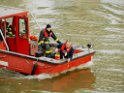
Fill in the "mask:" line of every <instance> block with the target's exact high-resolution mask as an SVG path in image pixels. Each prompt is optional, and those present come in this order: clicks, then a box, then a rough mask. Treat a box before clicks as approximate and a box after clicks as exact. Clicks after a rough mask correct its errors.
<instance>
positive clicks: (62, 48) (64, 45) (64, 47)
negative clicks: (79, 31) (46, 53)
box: [61, 43, 70, 52]
mask: <svg viewBox="0 0 124 93" xmlns="http://www.w3.org/2000/svg"><path fill="white" fill-rule="evenodd" d="M61 51H66V52H70V49H67V48H66V43H64V44H63V45H62V47H61Z"/></svg>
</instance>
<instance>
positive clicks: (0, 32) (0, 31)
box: [0, 29, 9, 51]
mask: <svg viewBox="0 0 124 93" xmlns="http://www.w3.org/2000/svg"><path fill="white" fill-rule="evenodd" d="M0 34H1V36H2V38H3V41H4V43H5V45H6V48H7V51H9V46H8V44H7V42H6V40H5V38H4V35H3V33H2V30H1V29H0Z"/></svg>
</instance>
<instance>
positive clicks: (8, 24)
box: [5, 17, 15, 37]
mask: <svg viewBox="0 0 124 93" xmlns="http://www.w3.org/2000/svg"><path fill="white" fill-rule="evenodd" d="M5 25H6V35H7V36H9V37H13V36H15V32H14V30H13V26H12V25H13V17H10V18H6V21H5Z"/></svg>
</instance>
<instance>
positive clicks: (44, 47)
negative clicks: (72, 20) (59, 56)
mask: <svg viewBox="0 0 124 93" xmlns="http://www.w3.org/2000/svg"><path fill="white" fill-rule="evenodd" d="M50 37H52V38H53V39H54V40H55V41H56V42H57V43H58V44H61V42H60V41H59V39H58V38H57V37H56V36H55V34H54V33H53V31H52V28H51V25H50V24H47V25H46V28H45V29H43V30H42V31H41V32H40V35H39V40H38V45H39V48H38V49H39V51H43V53H44V54H45V56H46V57H51V54H52V51H51V46H50V40H49V38H50Z"/></svg>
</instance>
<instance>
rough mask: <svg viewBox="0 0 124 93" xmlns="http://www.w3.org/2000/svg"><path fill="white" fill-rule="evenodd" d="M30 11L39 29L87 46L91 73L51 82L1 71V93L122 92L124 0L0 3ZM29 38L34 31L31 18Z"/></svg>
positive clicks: (4, 0) (17, 0) (81, 72)
mask: <svg viewBox="0 0 124 93" xmlns="http://www.w3.org/2000/svg"><path fill="white" fill-rule="evenodd" d="M0 4H2V5H7V6H14V7H19V8H23V9H25V10H28V11H31V12H32V14H33V15H34V16H35V17H36V19H37V21H38V23H39V24H40V26H41V27H42V28H43V27H44V26H45V25H46V24H47V23H50V24H52V26H53V30H54V32H55V33H56V34H57V36H58V37H59V38H60V39H61V40H63V39H69V40H71V41H72V42H73V43H74V44H77V45H84V46H85V45H86V44H87V43H89V42H91V43H92V44H93V45H94V49H95V50H96V51H97V53H96V54H95V57H94V60H93V62H94V65H93V66H92V67H91V69H86V70H76V71H73V72H69V73H66V74H64V75H60V76H58V77H55V78H51V77H50V76H47V75H39V76H24V75H21V74H19V73H15V72H11V71H7V70H4V69H1V70H0V91H1V92H0V93H124V0H12V1H11V3H10V0H0ZM30 23H31V25H30V28H31V34H35V35H38V34H39V30H38V29H39V27H38V26H37V25H36V24H35V22H34V20H33V18H30Z"/></svg>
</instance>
